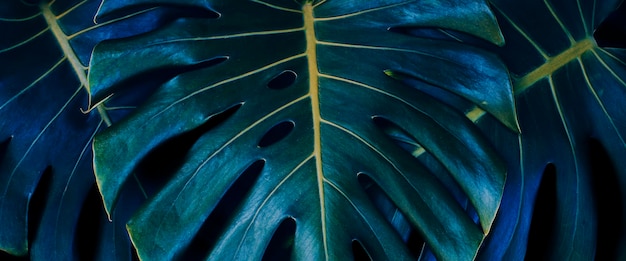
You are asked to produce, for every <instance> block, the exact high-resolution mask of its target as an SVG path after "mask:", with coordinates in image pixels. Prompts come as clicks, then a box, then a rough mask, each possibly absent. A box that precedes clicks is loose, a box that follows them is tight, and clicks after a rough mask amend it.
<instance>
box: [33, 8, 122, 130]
mask: <svg viewBox="0 0 626 261" xmlns="http://www.w3.org/2000/svg"><path fill="white" fill-rule="evenodd" d="M40 8H41V12H42V14H43V17H44V19H45V20H46V23H47V24H48V27H49V28H50V31H51V32H52V34H53V35H54V38H55V39H56V40H57V42H58V43H59V46H60V47H61V50H62V51H63V54H64V55H65V57H66V58H67V60H68V61H69V62H70V64H71V65H72V69H74V73H75V74H76V76H77V77H78V80H79V81H80V83H81V85H82V86H83V87H84V88H85V89H86V90H87V91H89V82H88V81H87V73H86V72H85V70H86V69H85V68H84V66H83V64H82V63H81V62H80V60H79V59H78V55H76V52H74V49H72V46H71V45H70V42H69V40H68V36H67V35H66V34H65V33H64V32H63V30H62V29H61V27H60V26H59V23H58V19H57V16H56V15H55V14H54V13H53V12H52V10H51V9H50V4H48V3H42V4H41V5H40ZM96 108H97V110H98V113H99V114H100V117H102V120H103V121H104V122H105V123H106V125H107V126H111V120H110V119H109V116H108V114H107V113H106V109H105V108H104V105H102V104H99V105H98V106H96Z"/></svg>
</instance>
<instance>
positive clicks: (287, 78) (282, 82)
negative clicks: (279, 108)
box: [267, 70, 298, 90]
mask: <svg viewBox="0 0 626 261" xmlns="http://www.w3.org/2000/svg"><path fill="white" fill-rule="evenodd" d="M297 77H298V74H296V73H295V72H294V71H292V70H284V71H283V72H281V73H280V74H278V75H276V76H275V77H274V78H272V80H270V82H269V83H267V87H269V88H270V89H275V90H280V89H285V88H287V87H289V86H291V85H292V84H293V83H294V82H295V81H296V78H297Z"/></svg>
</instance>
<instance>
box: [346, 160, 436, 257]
mask: <svg viewBox="0 0 626 261" xmlns="http://www.w3.org/2000/svg"><path fill="white" fill-rule="evenodd" d="M357 179H358V180H359V184H361V187H362V188H363V190H364V191H365V194H367V196H368V198H369V199H370V200H371V201H372V203H373V204H374V206H375V207H376V208H377V209H378V211H380V213H381V214H382V215H383V217H385V219H386V220H387V221H388V222H389V224H390V225H391V226H392V227H393V228H394V229H395V230H396V232H397V233H398V235H399V236H400V238H402V240H403V241H404V242H405V243H406V246H407V248H408V249H409V251H410V252H411V253H418V254H419V253H420V252H421V251H422V248H423V246H424V239H423V238H422V237H420V236H419V233H418V232H417V231H416V230H414V229H413V227H412V226H411V224H410V223H409V221H408V219H407V218H406V217H405V216H404V214H402V212H400V210H399V209H398V207H397V206H396V205H395V204H394V203H393V202H392V201H391V199H390V198H389V196H387V194H385V192H384V191H383V190H382V189H381V188H380V187H379V186H378V184H376V182H375V181H374V180H373V179H372V178H370V177H369V176H368V175H367V174H365V173H362V172H361V173H358V174H357ZM414 232H417V234H416V233H414ZM411 236H413V238H411ZM416 256H417V255H416Z"/></svg>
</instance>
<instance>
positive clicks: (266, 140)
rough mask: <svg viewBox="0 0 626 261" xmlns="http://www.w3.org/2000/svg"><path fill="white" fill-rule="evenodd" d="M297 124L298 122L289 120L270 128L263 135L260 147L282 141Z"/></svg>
mask: <svg viewBox="0 0 626 261" xmlns="http://www.w3.org/2000/svg"><path fill="white" fill-rule="evenodd" d="M295 125H296V124H295V123H294V122H293V121H289V120H288V121H283V122H281V123H278V124H276V125H274V127H272V128H270V129H269V130H268V131H267V132H266V133H265V135H263V137H262V138H261V140H260V141H259V144H258V147H259V148H265V147H269V146H271V145H273V144H275V143H276V142H279V141H281V140H282V139H284V138H285V137H287V135H289V133H291V131H292V130H293V128H294V127H295Z"/></svg>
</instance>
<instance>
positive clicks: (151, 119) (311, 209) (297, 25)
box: [89, 0, 517, 260]
mask: <svg viewBox="0 0 626 261" xmlns="http://www.w3.org/2000/svg"><path fill="white" fill-rule="evenodd" d="M153 6H185V7H194V9H195V10H203V11H201V12H202V14H203V15H199V16H194V17H191V16H187V17H182V18H180V19H177V20H175V21H173V22H172V23H170V24H167V25H164V26H162V27H159V28H158V29H156V30H154V31H152V32H149V33H146V34H143V35H139V36H135V37H131V38H127V39H120V40H115V41H105V42H102V43H101V44H99V45H98V46H97V47H96V48H95V50H94V53H93V58H92V60H91V65H92V67H91V70H90V72H89V83H90V93H91V95H92V98H93V99H94V101H97V102H104V103H105V104H106V103H107V102H108V101H109V100H111V101H113V100H115V99H123V98H124V95H125V94H127V93H129V92H130V93H132V92H133V91H136V92H141V90H142V89H141V88H140V87H138V86H137V85H138V84H137V83H140V84H139V85H141V84H145V83H144V81H149V82H151V83H152V84H155V85H158V87H157V88H155V89H154V91H153V92H152V93H151V95H150V97H149V98H148V99H147V100H146V101H145V102H144V103H143V104H142V105H141V106H139V107H138V108H137V109H136V110H134V111H133V112H132V113H131V114H130V115H129V116H128V117H126V118H124V119H123V120H121V121H119V122H117V123H115V124H113V125H112V126H111V127H110V128H107V129H106V130H105V131H103V132H102V133H99V134H98V135H97V136H96V138H95V140H94V145H93V146H94V151H95V159H94V166H95V171H96V180H97V183H98V187H99V189H100V191H101V193H102V196H103V200H104V204H105V207H106V209H107V211H108V213H112V212H113V211H115V209H116V208H117V206H118V205H119V203H118V201H119V197H120V194H121V191H123V190H124V188H125V187H126V184H127V183H129V182H133V175H134V173H135V172H136V171H138V170H139V169H141V168H142V166H143V164H144V163H143V162H144V160H145V159H146V158H149V157H150V155H153V154H154V153H157V152H158V151H160V150H167V149H168V148H170V147H168V146H167V144H170V143H173V140H176V139H179V138H181V137H186V136H189V135H191V133H197V132H201V135H198V136H197V137H195V138H194V139H193V146H191V147H190V148H189V149H188V150H185V151H182V152H180V151H176V152H171V154H170V156H175V157H179V158H182V161H181V162H180V164H178V165H177V166H176V167H175V168H174V169H173V170H171V172H172V173H168V172H170V171H168V170H162V171H159V170H156V173H150V174H151V175H154V176H167V177H171V178H169V179H168V180H167V182H165V184H163V187H162V189H159V190H158V191H155V192H153V193H149V196H150V198H149V199H148V201H147V202H146V204H145V205H144V206H142V207H141V208H140V209H139V210H138V211H137V212H136V213H135V215H134V216H133V217H132V218H131V220H130V222H129V223H128V230H129V233H130V236H131V239H132V241H133V243H134V245H135V247H136V248H137V251H138V254H139V256H140V258H142V259H150V260H152V259H171V258H174V257H181V256H184V255H185V253H186V251H188V249H189V248H190V245H191V244H192V243H194V242H196V240H195V239H197V238H198V237H200V236H201V235H199V234H201V232H198V231H200V230H201V229H202V228H204V227H209V230H211V232H210V233H212V234H213V236H214V238H213V239H212V240H213V241H212V242H214V243H212V244H210V245H207V246H204V247H205V248H206V249H208V250H207V251H208V252H207V256H206V257H207V258H212V259H216V260H229V259H260V258H262V257H264V255H266V254H267V253H265V254H264V252H265V249H266V247H271V246H273V244H274V242H283V241H284V243H286V244H287V245H289V244H291V245H292V250H291V251H292V253H291V255H292V257H295V258H297V259H306V260H316V259H332V260H343V259H350V258H351V257H352V254H353V253H352V250H351V248H350V246H351V244H352V245H354V244H355V243H353V242H358V244H360V245H361V246H363V248H364V249H365V251H366V252H367V254H368V255H370V256H371V257H372V258H374V259H376V260H377V259H390V260H400V259H409V258H411V254H410V252H409V249H408V248H407V247H406V245H405V243H404V242H403V241H404V240H405V239H403V238H402V237H401V235H400V234H399V232H400V230H399V229H398V228H397V227H396V226H397V224H395V223H394V222H392V221H390V220H388V219H387V217H386V216H385V215H384V214H383V212H381V211H380V209H379V207H378V205H377V204H375V203H374V202H372V200H371V199H370V197H369V196H368V192H367V191H366V190H367V189H366V187H368V186H373V187H375V188H379V189H380V191H381V194H382V195H383V197H385V198H388V200H389V201H390V204H391V206H393V208H397V209H398V210H399V212H397V215H398V217H399V218H400V219H405V220H407V222H408V224H409V225H410V227H411V228H412V229H413V230H416V231H417V232H418V233H419V234H421V235H422V236H423V237H424V239H425V241H426V242H427V245H428V246H429V247H430V248H431V249H432V251H433V252H434V254H435V255H436V256H437V257H439V258H441V259H446V260H448V259H449V260H471V259H472V258H474V257H475V256H476V254H477V251H478V249H479V248H480V246H481V244H482V242H483V240H484V237H485V235H486V234H488V233H489V232H490V229H491V226H492V224H493V221H494V218H495V215H496V212H497V211H498V208H499V206H500V200H501V197H502V193H503V187H504V182H505V177H506V172H507V171H506V165H505V164H504V162H503V161H502V159H501V157H500V156H499V155H498V154H497V153H496V151H495V150H494V148H493V146H492V145H491V143H490V142H489V141H488V139H487V138H486V137H485V134H483V133H482V132H481V130H480V129H479V128H478V126H476V125H475V123H474V122H473V121H472V119H475V117H474V116H473V114H472V113H474V114H476V113H477V114H482V113H485V112H486V113H488V114H490V115H491V116H493V117H494V118H495V119H497V120H499V122H500V124H501V126H500V127H504V126H507V127H508V128H509V129H511V130H509V131H510V132H515V131H516V130H517V121H516V115H515V110H514V107H513V98H512V87H511V86H510V84H509V78H508V75H507V72H506V70H505V68H504V67H503V65H502V64H501V63H500V62H499V60H498V59H497V58H496V57H495V56H494V55H491V54H489V53H487V52H485V51H483V50H481V49H478V48H474V47H471V46H469V45H464V44H461V43H456V42H450V41H441V40H436V39H428V38H418V37H412V36H408V35H406V34H403V33H400V32H398V31H397V30H396V29H398V28H403V27H427V28H431V27H440V28H445V29H451V30H456V31H460V32H464V33H470V34H474V35H475V36H478V37H480V38H483V39H487V40H489V41H491V42H493V43H495V44H501V37H500V32H499V30H498V27H497V25H496V23H495V20H494V17H493V16H492V14H491V13H490V11H489V9H488V6H487V5H486V4H485V3H484V2H482V1H472V0H464V1H428V2H425V3H424V2H421V1H397V0H396V1H367V2H363V1H339V0H331V1H319V2H313V3H309V2H306V3H297V2H293V1H266V2H263V1H228V2H226V1H174V0H161V1H134V2H132V3H128V2H125V1H109V0H105V1H103V4H102V6H101V7H100V13H99V15H100V16H106V15H109V14H111V13H116V12H118V13H124V12H128V11H127V10H138V9H142V8H152V7H153ZM110 68H119V69H118V70H110ZM163 72H175V73H174V74H171V73H170V74H168V75H163ZM432 90H435V91H439V92H444V93H446V95H448V96H450V97H457V98H460V99H462V100H465V101H466V102H470V103H474V107H473V108H474V109H473V110H472V111H470V112H471V113H470V112H466V111H462V110H458V109H456V108H455V107H454V106H450V105H449V104H447V103H446V102H445V101H441V100H439V99H436V98H434V97H433V96H432V95H430V94H429V93H430V92H431V91H432ZM194 135H195V134H194ZM407 148H412V149H411V150H407ZM173 153H176V154H178V153H182V155H173ZM416 157H417V158H416ZM423 158H433V159H434V161H435V162H437V164H440V166H442V168H441V169H440V170H434V169H433V168H432V166H433V165H432V164H425V163H424V160H421V159H423ZM442 173H444V174H445V175H449V177H448V178H446V176H445V175H444V174H442ZM242 183H248V187H249V189H245V190H241V189H238V187H239V186H240V185H239V184H242ZM364 184H368V185H367V186H366V185H364ZM451 186H458V187H459V188H460V191H462V193H461V194H462V195H463V196H462V197H458V196H456V195H455V194H454V193H453V191H451V190H450V189H449V188H450V187H451ZM233 198H236V199H237V200H232V199H233ZM465 200H468V201H469V202H470V204H471V205H472V206H473V207H470V208H472V209H475V213H476V215H477V216H478V221H477V223H475V221H474V220H473V219H472V216H471V213H472V211H470V210H469V208H468V206H467V205H466V204H465V203H464V202H465ZM224 206H227V207H224ZM216 216H221V217H222V221H221V224H223V225H213V224H212V223H209V224H205V222H210V221H212V220H215V218H216ZM294 222H295V229H294V230H293V231H291V232H287V233H283V232H282V231H284V230H285V229H283V228H285V227H289V226H290V225H289V224H292V223H294ZM212 225H213V226H212ZM276 231H278V232H276ZM287 231H290V230H287ZM409 231H410V230H409ZM290 238H291V239H290ZM281 240H282V241H281Z"/></svg>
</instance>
